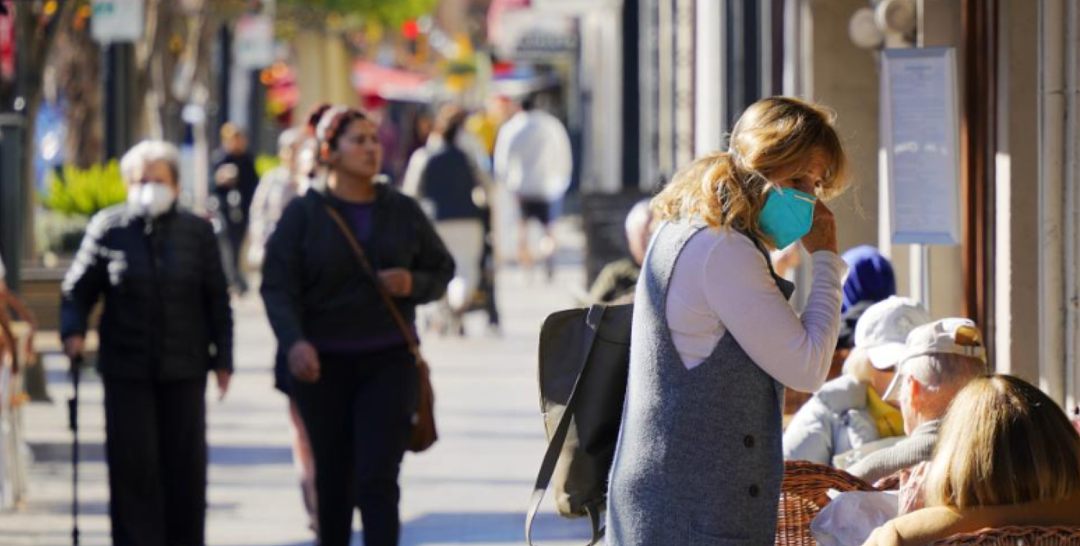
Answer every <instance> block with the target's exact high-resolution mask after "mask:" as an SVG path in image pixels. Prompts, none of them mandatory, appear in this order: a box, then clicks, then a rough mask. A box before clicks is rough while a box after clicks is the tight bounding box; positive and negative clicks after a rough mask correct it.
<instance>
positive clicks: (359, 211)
mask: <svg viewBox="0 0 1080 546" xmlns="http://www.w3.org/2000/svg"><path fill="white" fill-rule="evenodd" d="M345 213H346V214H347V215H348V217H349V221H350V222H352V228H353V233H355V234H356V238H357V239H359V240H360V243H366V242H368V241H369V240H371V228H372V224H373V223H374V222H375V203H345Z"/></svg>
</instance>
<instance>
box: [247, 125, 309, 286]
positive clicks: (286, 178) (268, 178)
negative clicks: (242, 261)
mask: <svg viewBox="0 0 1080 546" xmlns="http://www.w3.org/2000/svg"><path fill="white" fill-rule="evenodd" d="M303 137H304V133H303V130H302V129H299V128H293V129H287V130H285V131H282V133H281V135H280V136H278V158H279V159H280V160H281V164H280V165H278V166H276V167H274V168H273V169H270V170H269V171H267V172H266V174H264V175H263V176H262V178H261V179H260V180H259V187H258V188H257V189H256V190H255V197H254V198H253V199H252V202H251V228H250V229H251V236H250V237H249V239H250V240H249V242H248V264H249V265H250V266H251V267H256V268H260V267H262V260H263V254H264V253H265V252H266V241H267V240H269V239H270V234H271V233H273V232H274V228H275V227H276V226H277V222H278V220H279V219H280V218H281V213H282V212H283V211H284V210H285V206H286V205H288V204H289V202H290V201H292V200H293V199H294V198H296V197H297V196H299V195H302V194H303V193H304V192H305V191H307V187H308V184H307V176H306V175H302V174H301V173H300V172H299V171H298V169H297V164H298V162H297V156H298V155H299V153H300V149H301V146H303V143H304V140H303Z"/></svg>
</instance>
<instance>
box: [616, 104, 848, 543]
mask: <svg viewBox="0 0 1080 546" xmlns="http://www.w3.org/2000/svg"><path fill="white" fill-rule="evenodd" d="M846 173H847V158H846V156H845V154H844V150H843V147H842V146H841V144H840V139H839V137H838V136H837V134H836V130H835V129H834V128H833V115H832V113H831V112H829V111H828V110H826V109H824V108H821V107H819V106H816V105H813V104H809V103H807V102H804V101H801V100H798V99H792V98H786V97H774V98H769V99H765V100H762V101H759V102H757V103H755V104H753V105H752V106H750V108H748V109H747V110H746V112H745V113H744V114H743V115H742V117H741V118H740V119H739V122H738V123H737V124H736V125H735V129H734V130H733V131H732V134H731V143H730V149H729V151H727V152H717V153H714V154H711V155H709V156H706V157H704V158H701V159H699V160H697V161H695V162H694V163H692V164H690V165H689V166H687V167H686V168H684V169H683V171H682V172H680V173H679V174H678V175H676V177H675V178H674V179H673V181H672V182H671V184H669V185H668V186H667V187H666V188H665V189H664V190H663V191H662V192H661V193H660V194H659V195H658V196H657V197H656V199H655V200H654V201H653V208H654V210H655V211H656V215H657V217H658V218H659V219H661V220H663V221H664V224H663V225H661V226H660V228H658V230H657V233H656V234H655V235H654V236H653V241H652V244H651V247H650V248H649V252H648V254H647V256H646V258H645V263H644V264H643V266H642V272H641V277H640V279H639V281H638V285H637V292H636V295H635V309H634V326H633V335H632V336H633V337H632V342H631V357H630V374H629V382H628V386H627V394H626V405H625V409H624V413H623V421H622V428H621V430H620V432H619V444H618V447H617V449H616V453H615V461H614V463H613V465H612V470H611V476H610V485H609V490H608V520H607V523H608V526H607V541H608V544H613V545H620V546H637V545H649V546H657V545H659V546H664V545H669V544H670V545H684V544H718V543H724V544H771V543H772V542H773V540H774V537H773V534H774V532H775V529H776V509H777V503H778V500H779V495H780V481H781V478H782V475H783V460H782V459H783V457H782V450H781V433H782V432H781V417H782V415H781V403H782V401H783V394H784V387H785V386H786V387H790V388H794V389H797V390H800V391H808V392H812V391H814V390H816V389H817V388H818V387H820V386H821V384H822V383H824V381H825V376H826V374H827V373H828V369H829V364H830V361H831V357H832V351H833V348H834V347H835V345H836V337H837V335H838V333H839V328H840V293H841V280H842V278H843V276H844V273H845V272H846V270H847V266H846V265H845V263H844V261H843V260H842V259H840V257H839V256H837V254H836V225H835V220H834V219H833V215H832V213H831V212H830V211H829V209H828V208H827V207H826V206H825V205H824V203H823V200H824V199H828V198H830V197H832V196H834V195H836V194H838V193H839V192H840V191H842V189H843V187H844V185H845V182H846ZM799 240H801V241H802V244H803V247H804V248H805V249H806V250H807V252H809V253H810V254H811V258H812V261H813V275H814V279H813V286H812V288H811V290H810V295H809V298H808V300H807V305H806V309H805V311H804V312H803V313H802V315H801V316H800V315H798V314H796V313H795V311H794V310H793V309H792V308H791V306H790V305H789V304H788V298H789V297H790V296H791V293H792V290H793V285H792V284H791V283H789V282H787V281H785V280H784V279H782V278H780V277H779V276H777V275H776V274H775V273H774V272H773V269H772V265H771V264H770V262H769V254H768V252H769V250H772V249H776V248H784V247H786V246H788V245H790V244H792V243H794V242H795V241H799Z"/></svg>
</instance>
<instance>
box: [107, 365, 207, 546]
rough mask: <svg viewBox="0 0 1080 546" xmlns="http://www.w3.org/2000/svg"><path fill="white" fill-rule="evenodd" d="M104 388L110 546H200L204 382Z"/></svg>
mask: <svg viewBox="0 0 1080 546" xmlns="http://www.w3.org/2000/svg"><path fill="white" fill-rule="evenodd" d="M103 382H104V385H105V433H106V441H105V450H106V458H107V460H108V463H109V518H110V519H111V520H112V538H113V544H114V545H115V546H129V545H130V546H202V544H203V543H204V542H203V541H204V531H205V523H206V462H207V448H206V400H205V395H206V378H205V377H203V378H200V379H189V380H180V381H169V382H163V383H155V382H150V381H128V380H123V379H116V378H105V379H104V381H103Z"/></svg>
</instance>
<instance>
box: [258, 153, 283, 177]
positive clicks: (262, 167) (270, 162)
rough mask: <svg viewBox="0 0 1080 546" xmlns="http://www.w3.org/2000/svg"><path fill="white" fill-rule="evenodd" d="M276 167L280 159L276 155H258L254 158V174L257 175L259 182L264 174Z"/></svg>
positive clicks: (279, 163)
mask: <svg viewBox="0 0 1080 546" xmlns="http://www.w3.org/2000/svg"><path fill="white" fill-rule="evenodd" d="M278 165H281V158H280V157H278V156H276V155H269V154H260V155H259V156H258V157H256V158H255V172H256V173H258V175H259V179H260V180H261V179H262V177H263V175H264V174H266V173H267V172H268V171H270V169H273V168H274V167H277V166H278Z"/></svg>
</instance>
